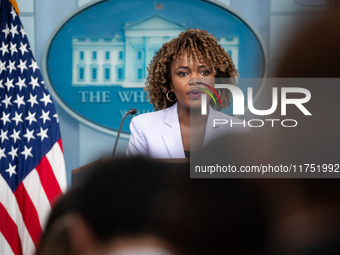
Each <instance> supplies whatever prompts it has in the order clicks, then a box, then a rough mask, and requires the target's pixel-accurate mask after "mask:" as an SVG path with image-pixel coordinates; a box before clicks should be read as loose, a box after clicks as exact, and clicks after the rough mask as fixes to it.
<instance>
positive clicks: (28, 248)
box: [0, 175, 35, 255]
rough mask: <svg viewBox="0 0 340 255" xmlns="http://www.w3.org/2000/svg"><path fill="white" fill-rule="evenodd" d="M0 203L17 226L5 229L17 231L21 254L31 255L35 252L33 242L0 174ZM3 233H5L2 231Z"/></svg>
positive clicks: (13, 198)
mask: <svg viewBox="0 0 340 255" xmlns="http://www.w3.org/2000/svg"><path fill="white" fill-rule="evenodd" d="M0 203H1V204H2V205H3V206H4V208H6V210H7V213H8V215H9V216H10V217H11V219H12V220H13V221H14V223H15V224H16V226H17V227H16V228H15V229H10V228H9V229H6V230H7V231H8V232H11V231H18V233H19V236H20V240H21V246H22V251H23V255H26V254H27V255H32V253H33V252H35V246H34V243H33V241H32V238H31V236H30V234H29V233H28V231H27V228H26V225H25V224H24V220H23V218H22V214H21V212H20V209H19V206H18V203H17V200H16V198H15V196H14V194H13V192H12V190H11V189H10V187H9V186H8V184H7V182H6V181H5V180H4V178H3V177H2V175H0ZM3 235H5V233H3Z"/></svg>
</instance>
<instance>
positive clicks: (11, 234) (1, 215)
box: [0, 203, 22, 255]
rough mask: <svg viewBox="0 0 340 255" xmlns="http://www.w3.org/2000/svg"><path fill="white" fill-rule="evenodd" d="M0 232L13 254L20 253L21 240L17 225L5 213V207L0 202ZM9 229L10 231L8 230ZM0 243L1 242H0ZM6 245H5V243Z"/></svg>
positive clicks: (20, 254)
mask: <svg viewBox="0 0 340 255" xmlns="http://www.w3.org/2000/svg"><path fill="white" fill-rule="evenodd" d="M0 219H1V220H0V232H1V233H2V234H3V237H4V238H5V239H6V241H7V243H8V245H9V246H10V247H11V250H12V252H13V253H14V254H15V255H22V251H21V241H20V237H19V233H18V229H17V226H16V224H15V222H14V221H13V220H12V218H11V216H9V214H8V213H7V211H6V209H5V207H4V206H3V205H2V204H1V203H0ZM8 229H11V231H8ZM0 243H1V242H0ZM6 246H7V245H6ZM3 252H4V250H3V246H2V245H1V253H2V254H5V253H3Z"/></svg>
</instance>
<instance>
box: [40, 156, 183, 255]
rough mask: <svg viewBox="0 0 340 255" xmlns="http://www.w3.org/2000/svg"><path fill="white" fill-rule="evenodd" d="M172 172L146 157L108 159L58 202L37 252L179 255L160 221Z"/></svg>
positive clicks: (42, 253)
mask: <svg viewBox="0 0 340 255" xmlns="http://www.w3.org/2000/svg"><path fill="white" fill-rule="evenodd" d="M169 174H170V171H169V170H168V168H167V166H164V165H163V164H161V163H157V162H151V161H149V160H146V159H142V158H129V159H121V160H107V161H106V162H105V163H103V164H101V165H99V166H98V168H97V169H95V171H93V172H92V173H91V174H89V176H88V177H87V178H85V180H84V181H83V182H82V183H79V184H78V186H76V187H74V188H73V189H71V190H70V191H68V193H67V194H66V195H65V196H64V197H63V198H61V199H60V201H59V202H58V203H57V204H56V206H55V208H54V209H53V210H52V214H51V216H50V219H49V221H48V224H47V228H46V231H45V233H44V235H43V237H42V241H41V243H40V246H39V248H38V252H37V255H45V254H48V255H53V254H66V255H67V254H72V255H77V254H88V255H91V254H98V255H100V254H103V255H104V254H150V255H169V254H177V251H176V250H175V248H174V246H172V245H170V244H169V242H167V241H166V240H164V239H162V237H161V236H159V235H158V234H157V233H158V232H159V231H158V228H157V227H156V221H155V220H154V217H155V218H159V217H158V216H157V214H158V212H157V210H158V209H157V208H158V205H157V204H158V203H159V201H158V199H161V195H160V194H162V193H163V189H166V183H167V182H168V181H167V180H168V178H169V176H168V175H169Z"/></svg>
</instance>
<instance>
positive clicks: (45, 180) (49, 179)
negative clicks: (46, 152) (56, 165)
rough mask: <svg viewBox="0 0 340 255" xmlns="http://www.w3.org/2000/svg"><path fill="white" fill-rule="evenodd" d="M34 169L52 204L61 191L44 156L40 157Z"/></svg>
mask: <svg viewBox="0 0 340 255" xmlns="http://www.w3.org/2000/svg"><path fill="white" fill-rule="evenodd" d="M35 169H36V170H37V172H38V174H39V178H40V181H41V185H42V187H43V189H44V191H45V193H46V196H47V198H48V201H49V202H50V205H51V206H52V204H53V201H54V199H55V198H56V197H57V196H58V195H59V194H60V193H61V189H60V186H59V184H58V182H57V179H56V177H55V175H54V173H53V170H52V168H51V165H50V162H48V160H47V158H46V156H45V157H43V158H42V159H41V161H40V163H39V165H38V166H37V167H36V168H35Z"/></svg>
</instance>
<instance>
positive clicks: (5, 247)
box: [0, 230, 21, 255]
mask: <svg viewBox="0 0 340 255" xmlns="http://www.w3.org/2000/svg"><path fill="white" fill-rule="evenodd" d="M20 246H21V243H20ZM0 247H1V253H2V254H6V255H15V254H14V253H13V251H12V248H11V246H10V245H9V243H8V242H7V240H6V239H5V237H4V236H3V235H2V233H1V230H0Z"/></svg>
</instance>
